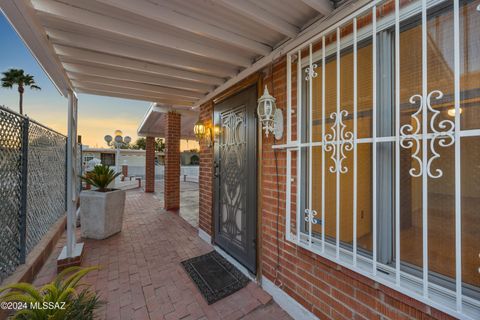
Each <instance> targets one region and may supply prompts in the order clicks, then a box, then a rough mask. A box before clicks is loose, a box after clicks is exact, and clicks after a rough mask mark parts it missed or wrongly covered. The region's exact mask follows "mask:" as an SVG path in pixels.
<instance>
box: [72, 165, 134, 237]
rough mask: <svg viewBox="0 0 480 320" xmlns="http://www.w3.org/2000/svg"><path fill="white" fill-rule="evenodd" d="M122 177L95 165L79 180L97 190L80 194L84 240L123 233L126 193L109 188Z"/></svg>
mask: <svg viewBox="0 0 480 320" xmlns="http://www.w3.org/2000/svg"><path fill="white" fill-rule="evenodd" d="M119 175H120V173H115V171H114V170H113V169H110V168H109V167H108V166H106V165H96V166H95V167H94V168H93V170H92V171H90V172H89V173H88V175H85V176H81V177H80V178H81V179H82V180H84V181H85V182H86V183H88V184H90V185H92V186H93V187H94V189H92V190H84V191H82V192H81V193H80V224H81V231H82V237H85V238H91V239H105V238H108V237H110V236H111V235H114V234H116V233H118V232H120V231H122V224H123V211H124V209H125V191H123V190H118V189H111V188H109V185H110V184H111V183H112V182H113V181H114V180H115V178H116V177H118V176H119Z"/></svg>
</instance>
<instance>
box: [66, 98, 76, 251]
mask: <svg viewBox="0 0 480 320" xmlns="http://www.w3.org/2000/svg"><path fill="white" fill-rule="evenodd" d="M76 140H77V98H76V97H75V94H74V93H73V92H72V91H69V92H68V137H67V257H68V258H70V257H73V253H74V250H75V244H76V239H75V227H76V220H77V215H76V208H77V205H76V204H77V197H76V186H77V183H76V182H77V179H76V172H75V171H76V170H75V169H76V165H75V160H76V157H77V154H76V153H77V152H76V145H77V141H76Z"/></svg>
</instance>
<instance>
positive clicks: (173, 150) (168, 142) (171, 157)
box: [163, 112, 181, 210]
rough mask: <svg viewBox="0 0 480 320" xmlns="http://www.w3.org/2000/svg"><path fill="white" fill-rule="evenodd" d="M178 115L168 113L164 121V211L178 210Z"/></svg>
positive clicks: (179, 124)
mask: <svg viewBox="0 0 480 320" xmlns="http://www.w3.org/2000/svg"><path fill="white" fill-rule="evenodd" d="M180 118H181V116H180V114H178V113H176V112H169V113H167V116H166V121H165V124H166V125H165V174H164V180H163V183H164V190H165V192H164V206H165V210H178V209H179V208H180V126H181V123H180Z"/></svg>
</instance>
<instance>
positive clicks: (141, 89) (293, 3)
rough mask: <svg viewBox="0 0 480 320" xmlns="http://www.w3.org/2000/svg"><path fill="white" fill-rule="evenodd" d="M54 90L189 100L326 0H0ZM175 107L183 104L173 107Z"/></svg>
mask: <svg viewBox="0 0 480 320" xmlns="http://www.w3.org/2000/svg"><path fill="white" fill-rule="evenodd" d="M0 6H1V8H2V11H3V12H4V13H5V14H6V16H7V18H8V19H9V20H10V22H11V23H12V25H13V26H14V27H15V29H16V30H17V32H18V33H19V35H20V36H21V37H22V38H23V39H24V41H25V42H26V43H27V45H28V46H29V48H30V49H31V50H32V52H33V54H34V55H35V56H36V57H37V59H38V60H39V62H40V64H42V66H43V67H44V69H45V70H46V71H47V73H48V74H49V75H50V77H51V78H52V80H53V81H54V83H55V84H56V85H57V87H58V88H59V90H60V91H61V92H62V93H63V94H65V93H66V91H67V90H68V89H73V90H74V91H76V92H84V93H90V94H98V95H106V96H114V97H121V98H127V99H135V100H144V101H149V102H157V103H159V104H168V105H171V106H173V107H174V108H175V107H177V106H180V107H192V106H195V105H198V103H199V102H201V101H202V99H205V97H206V96H208V95H209V94H212V92H213V91H214V90H215V89H216V88H218V87H219V86H221V85H222V84H224V83H225V82H226V81H228V80H231V79H232V78H233V77H235V76H237V75H238V74H239V73H241V72H242V71H244V70H246V69H248V68H249V67H251V66H252V65H253V64H254V63H255V62H256V61H258V60H259V59H261V58H262V57H264V56H268V55H269V54H270V53H271V52H272V50H274V49H275V48H276V47H278V46H279V45H281V44H282V43H284V42H285V41H287V40H289V39H292V38H295V37H297V35H298V34H299V33H300V32H302V30H303V29H305V28H306V27H307V26H309V25H310V24H312V23H313V22H314V21H315V20H318V19H319V18H321V17H322V16H324V15H327V14H329V13H330V12H331V11H332V5H331V3H330V1H328V0H257V1H253V0H241V1H240V0H197V1H187V0H82V1H78V0H0ZM180 109H182V108H180Z"/></svg>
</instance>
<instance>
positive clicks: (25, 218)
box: [0, 106, 81, 282]
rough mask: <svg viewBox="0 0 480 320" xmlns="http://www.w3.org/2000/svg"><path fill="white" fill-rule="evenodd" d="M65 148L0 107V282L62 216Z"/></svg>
mask: <svg viewBox="0 0 480 320" xmlns="http://www.w3.org/2000/svg"><path fill="white" fill-rule="evenodd" d="M66 142H67V138H66V136H64V135H62V134H60V133H58V132H56V131H54V130H52V129H49V128H47V127H45V126H43V125H42V124H40V123H37V122H35V121H33V120H31V119H29V118H28V117H25V116H22V115H20V114H17V113H15V112H13V111H11V110H10V109H8V108H5V107H2V106H0V226H1V227H0V282H1V281H3V279H5V278H6V277H8V276H9V275H10V274H11V273H12V272H13V271H15V269H16V268H17V266H18V265H20V264H22V263H24V262H25V258H26V256H27V254H28V253H29V252H30V251H31V250H32V249H33V248H34V247H35V246H36V245H37V244H38V243H39V241H40V240H41V239H42V238H43V236H45V234H46V233H47V232H48V231H49V229H50V228H51V227H52V225H53V224H54V223H55V222H56V221H58V219H59V218H60V217H61V216H63V215H64V214H65V209H66V208H65V206H66ZM78 149H79V150H80V149H81V148H78ZM77 159H80V156H77ZM78 172H80V171H78Z"/></svg>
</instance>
